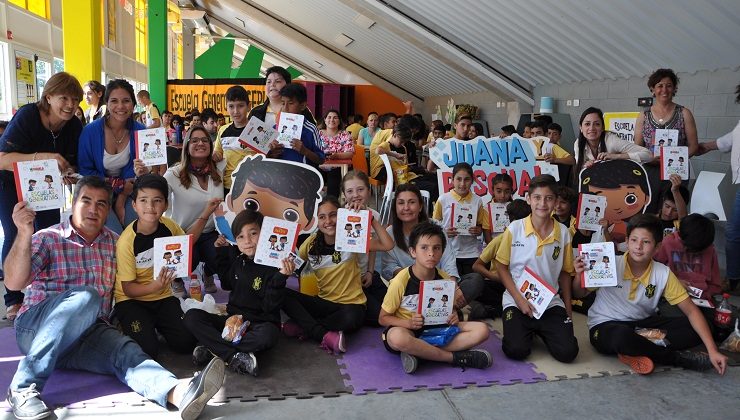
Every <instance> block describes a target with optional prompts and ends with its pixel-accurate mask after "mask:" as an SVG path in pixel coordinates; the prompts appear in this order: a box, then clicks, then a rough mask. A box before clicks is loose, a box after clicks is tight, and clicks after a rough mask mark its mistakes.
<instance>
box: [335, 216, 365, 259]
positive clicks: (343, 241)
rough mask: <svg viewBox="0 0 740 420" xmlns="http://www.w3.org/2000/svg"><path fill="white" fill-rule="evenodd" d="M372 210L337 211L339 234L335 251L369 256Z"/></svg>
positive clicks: (337, 234)
mask: <svg viewBox="0 0 740 420" xmlns="http://www.w3.org/2000/svg"><path fill="white" fill-rule="evenodd" d="M372 217H373V216H372V214H370V210H360V211H353V210H349V209H339V210H338V211H337V233H336V242H335V243H334V249H336V250H337V251H344V252H354V253H359V254H367V252H368V249H369V248H370V222H371V221H372Z"/></svg>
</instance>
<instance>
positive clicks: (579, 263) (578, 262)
mask: <svg viewBox="0 0 740 420" xmlns="http://www.w3.org/2000/svg"><path fill="white" fill-rule="evenodd" d="M573 265H574V266H575V269H576V273H577V274H581V273H583V272H584V271H586V263H585V262H584V261H583V257H582V256H580V255H578V256H576V259H575V261H574V262H573Z"/></svg>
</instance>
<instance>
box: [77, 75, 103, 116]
mask: <svg viewBox="0 0 740 420" xmlns="http://www.w3.org/2000/svg"><path fill="white" fill-rule="evenodd" d="M82 91H83V92H84V94H85V102H86V103H87V110H85V122H86V124H90V123H91V122H93V121H95V120H97V119H99V118H102V117H103V116H104V115H105V109H106V107H105V101H104V100H103V98H104V97H105V86H103V85H102V84H101V83H100V82H98V81H97V80H90V81H89V82H87V83H85V85H84V86H82Z"/></svg>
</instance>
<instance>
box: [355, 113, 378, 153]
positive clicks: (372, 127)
mask: <svg viewBox="0 0 740 420" xmlns="http://www.w3.org/2000/svg"><path fill="white" fill-rule="evenodd" d="M377 131H378V113H377V112H371V113H369V114H367V127H365V128H363V129H361V130H360V134H359V135H358V136H357V144H359V145H362V146H365V147H370V143H372V142H373V137H374V136H375V133H377Z"/></svg>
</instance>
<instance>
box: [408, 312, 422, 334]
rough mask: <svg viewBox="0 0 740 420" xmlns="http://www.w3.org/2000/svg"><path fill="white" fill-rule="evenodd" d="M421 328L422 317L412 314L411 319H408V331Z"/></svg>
mask: <svg viewBox="0 0 740 420" xmlns="http://www.w3.org/2000/svg"><path fill="white" fill-rule="evenodd" d="M423 326H424V317H423V316H421V314H418V313H414V314H413V315H411V319H409V329H410V330H418V329H420V328H421V327H423Z"/></svg>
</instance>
